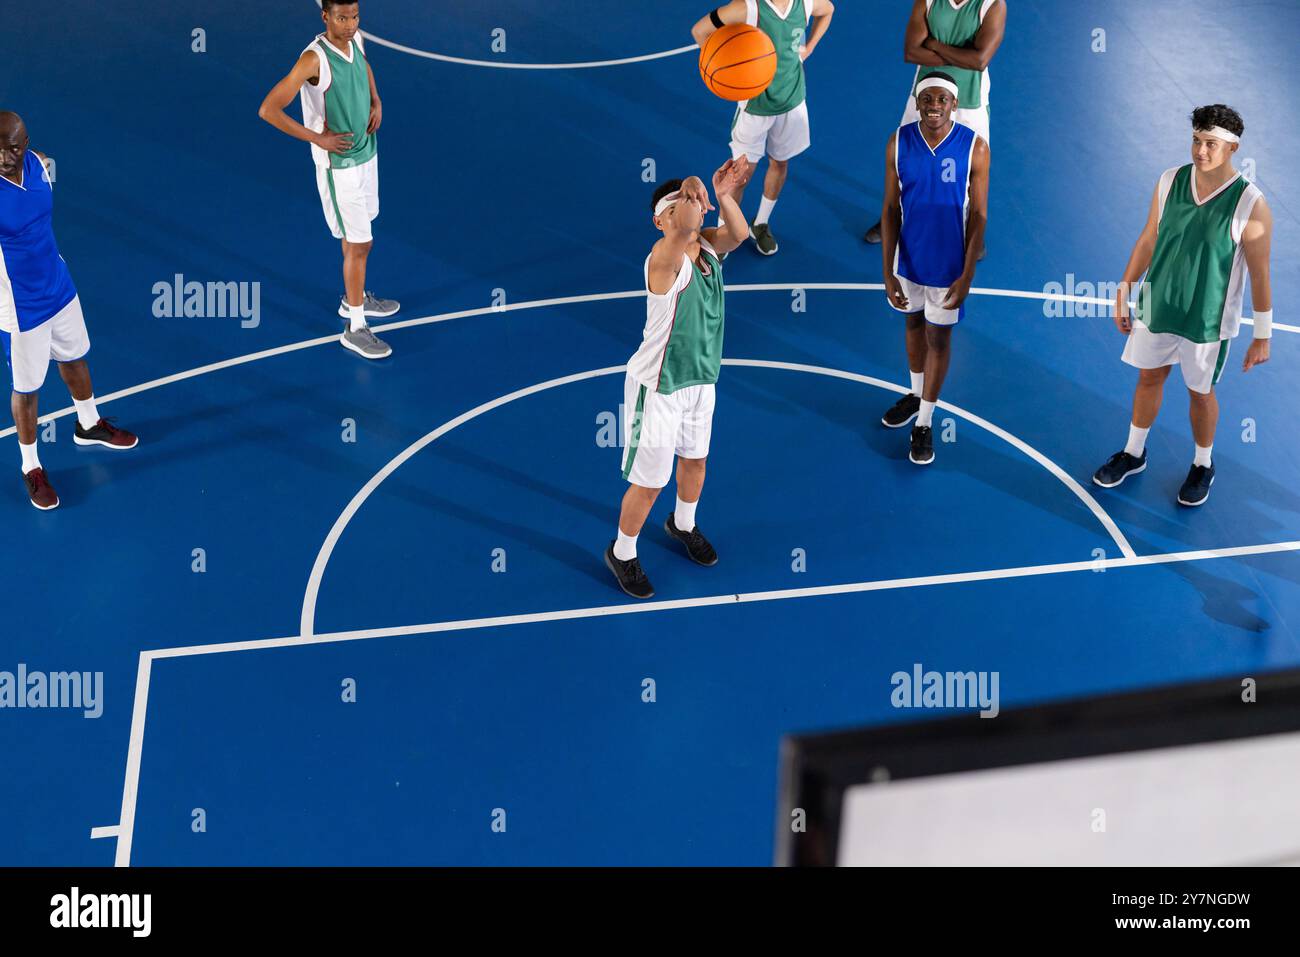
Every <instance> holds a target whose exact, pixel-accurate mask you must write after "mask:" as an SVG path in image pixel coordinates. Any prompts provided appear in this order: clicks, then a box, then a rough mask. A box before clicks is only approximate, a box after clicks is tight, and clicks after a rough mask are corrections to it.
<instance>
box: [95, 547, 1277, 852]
mask: <svg viewBox="0 0 1300 957" xmlns="http://www.w3.org/2000/svg"><path fill="white" fill-rule="evenodd" d="M1295 551H1300V541H1295V542H1273V543H1270V544H1266V545H1243V546H1236V547H1233V548H1217V549H1201V550H1198V551H1188V552H1166V553H1163V554H1155V555H1134V556H1132V557H1127V556H1126V557H1124V558H1107V559H1101V560H1094V561H1086V562H1064V563H1059V564H1054V565H1026V566H1021V567H1018V568H995V569H989V570H987V571H976V572H959V573H956V574H950V575H926V576H922V577H918V578H895V579H889V580H884V581H870V582H852V583H850V584H844V585H821V586H816V587H812V588H790V589H784V590H780V591H766V592H750V593H741V594H735V595H713V596H709V597H705V598H683V599H678V600H674V601H654V602H635V603H629V604H622V605H600V606H596V607H594V608H573V609H568V610H565V611H550V612H537V613H533V614H525V615H503V616H500V617H496V618H474V619H466V620H462V621H444V622H436V623H433V624H426V625H406V626H400V627H394V628H375V629H370V630H366V631H344V632H336V633H333V634H325V635H310V636H306V637H304V636H301V635H298V636H295V637H292V638H267V639H263V640H260V641H235V642H225V643H218V644H207V645H190V646H188V647H181V648H159V649H156V650H153V651H142V652H140V666H139V672H138V673H137V677H136V696H135V706H134V709H133V711H132V716H131V743H130V747H129V749H128V751H127V760H126V774H125V780H124V783H123V786H122V813H121V820H120V823H119V824H118V826H117V827H118V833H117V835H116V836H117V850H116V855H115V858H114V862H115V864H116V866H118V867H130V866H131V844H132V840H133V838H134V834H135V808H136V792H137V789H138V787H139V783H140V762H141V758H142V756H143V748H144V723H145V710H146V707H147V704H148V697H149V675H150V672H151V670H152V666H153V661H154V659H161V658H188V657H196V656H200V655H220V654H230V653H234V652H243V651H261V650H265V649H269V648H287V647H290V646H297V645H322V644H333V643H337V642H343V641H366V640H369V639H372V638H395V637H401V636H413V635H435V634H443V633H446V632H450V631H468V630H473V629H479V628H499V627H504V626H509V625H526V624H536V623H540V622H548V621H576V620H579V619H584V618H600V617H606V616H610V615H630V614H642V613H648V612H659V611H673V610H677V609H682V608H703V607H707V606H711V605H736V604H750V603H753V602H765V601H782V600H789V599H797V598H813V597H818V596H823V595H847V594H856V593H861V592H870V591H889V590H894V589H901V588H923V587H928V586H933V585H951V584H959V583H963V582H982V581H997V580H1003V579H1012V578H1027V577H1032V576H1039V575H1059V574H1066V573H1071V572H1083V571H1101V570H1109V569H1121V568H1139V567H1143V566H1150V565H1168V564H1175V563H1179V562H1196V561H1209V560H1214V559H1221V558H1241V557H1247V556H1251V555H1267V554H1273V553H1277V552H1295ZM97 830H99V829H97ZM105 830H107V829H105Z"/></svg>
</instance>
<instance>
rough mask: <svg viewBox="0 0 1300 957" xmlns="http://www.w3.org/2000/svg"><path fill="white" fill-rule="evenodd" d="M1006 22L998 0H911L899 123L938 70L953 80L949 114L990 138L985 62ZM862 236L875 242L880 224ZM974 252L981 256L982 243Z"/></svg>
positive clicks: (908, 119) (910, 117) (911, 116)
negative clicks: (907, 89) (912, 70)
mask: <svg viewBox="0 0 1300 957" xmlns="http://www.w3.org/2000/svg"><path fill="white" fill-rule="evenodd" d="M1006 26H1007V5H1006V3H1005V2H1003V0H913V3H912V15H911V17H910V18H909V19H908V21H907V32H906V33H905V34H904V36H903V57H904V59H905V60H906V61H907V62H908V63H915V64H916V79H914V80H913V81H912V93H911V94H910V95H909V96H908V98H907V106H906V107H904V109H903V119H902V120H901V125H903V126H906V125H907V124H908V123H914V122H916V119H917V113H916V91H917V84H918V83H920V81H921V79H922V77H926V76H929V75H930V74H931V73H935V72H942V73H944V75H946V76H950V77H952V78H953V82H954V83H956V84H957V100H958V105H957V110H956V111H955V112H954V113H953V119H954V120H956V121H957V122H958V123H963V124H965V125H966V126H969V127H970V128H971V129H973V130H974V131H975V132H976V133H977V134H979V136H980V137H981V138H982V139H983V140H984V142H985V143H991V142H992V140H990V139H989V71H988V66H989V63H990V62H992V60H993V56H994V54H996V53H997V52H998V47H1000V46H1001V45H1002V37H1003V34H1004V33H1005V32H1006ZM864 238H865V239H866V241H867V242H869V243H878V242H880V224H879V223H876V225H874V226H872V227H871V228H870V229H869V230H867V235H866V236H865V237H864ZM980 258H981V259H983V258H984V254H983V248H982V247H981V250H980Z"/></svg>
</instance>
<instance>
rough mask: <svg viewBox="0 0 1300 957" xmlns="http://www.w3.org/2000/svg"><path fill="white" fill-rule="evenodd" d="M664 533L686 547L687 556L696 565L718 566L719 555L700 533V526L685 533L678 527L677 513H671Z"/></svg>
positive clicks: (666, 520) (666, 521)
mask: <svg viewBox="0 0 1300 957" xmlns="http://www.w3.org/2000/svg"><path fill="white" fill-rule="evenodd" d="M664 531H665V532H667V533H668V534H669V535H671V536H672V537H673V538H675V539H677V540H678V541H679V542H681V543H682V544H683V545H685V546H686V554H687V555H689V556H690V558H691V561H693V562H695V564H697V565H705V566H708V565H716V564H718V553H717V552H715V551H714V550H713V546H712V545H710V544H709V540H708V539H707V538H705V537H704V536H703V535H702V534H701V533H700V526H698V525H696V526H695V527H694V528H692V529H691V530H690V531H689V532H683V531H682V530H681V529H680V528H678V527H677V513H676V512H669V513H668V518H667V519H665V520H664Z"/></svg>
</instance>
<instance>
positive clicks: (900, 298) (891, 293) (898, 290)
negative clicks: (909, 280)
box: [885, 272, 911, 309]
mask: <svg viewBox="0 0 1300 957" xmlns="http://www.w3.org/2000/svg"><path fill="white" fill-rule="evenodd" d="M885 295H886V296H888V297H889V301H890V302H891V303H893V304H894V306H895V307H896V308H898V309H906V308H907V307H908V306H910V305H911V303H910V302H908V301H907V296H905V295H904V294H903V284H902V283H901V282H899V281H898V277H897V276H895V275H894V274H893V273H892V272H886V273H885Z"/></svg>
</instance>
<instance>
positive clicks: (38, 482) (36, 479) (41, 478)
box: [23, 466, 50, 492]
mask: <svg viewBox="0 0 1300 957" xmlns="http://www.w3.org/2000/svg"><path fill="white" fill-rule="evenodd" d="M23 478H25V479H27V484H28V485H30V486H31V489H32V491H33V492H35V491H36V490H37V489H40V488H42V487H43V486H48V485H49V484H50V481H49V479H47V478H46V477H45V469H43V468H41V467H40V466H37V467H36V468H34V469H32V470H31V471H30V472H28V473H26V474H25V475H24V476H23Z"/></svg>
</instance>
